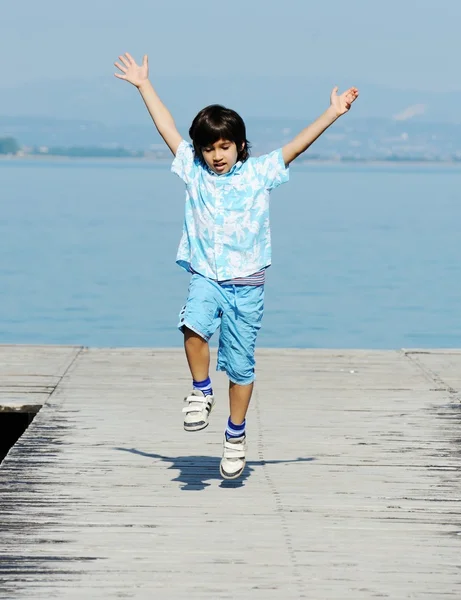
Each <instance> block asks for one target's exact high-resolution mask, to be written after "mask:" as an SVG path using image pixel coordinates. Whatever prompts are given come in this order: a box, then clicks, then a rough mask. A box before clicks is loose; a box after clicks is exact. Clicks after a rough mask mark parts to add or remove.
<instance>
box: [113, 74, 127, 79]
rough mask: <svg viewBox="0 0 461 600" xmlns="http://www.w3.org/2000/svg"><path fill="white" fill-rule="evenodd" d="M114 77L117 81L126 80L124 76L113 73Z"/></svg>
mask: <svg viewBox="0 0 461 600" xmlns="http://www.w3.org/2000/svg"><path fill="white" fill-rule="evenodd" d="M114 76H115V77H118V79H125V80H126V76H125V75H120V74H119V73H114Z"/></svg>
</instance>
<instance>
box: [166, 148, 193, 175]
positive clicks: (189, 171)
mask: <svg viewBox="0 0 461 600" xmlns="http://www.w3.org/2000/svg"><path fill="white" fill-rule="evenodd" d="M194 168H195V156H194V148H193V146H192V144H189V143H188V142H186V140H181V142H180V144H179V146H178V149H177V150H176V156H175V157H174V159H173V162H172V164H171V171H172V173H176V175H178V177H180V178H181V179H182V180H183V181H184V183H189V182H190V180H191V179H192V176H193V173H194Z"/></svg>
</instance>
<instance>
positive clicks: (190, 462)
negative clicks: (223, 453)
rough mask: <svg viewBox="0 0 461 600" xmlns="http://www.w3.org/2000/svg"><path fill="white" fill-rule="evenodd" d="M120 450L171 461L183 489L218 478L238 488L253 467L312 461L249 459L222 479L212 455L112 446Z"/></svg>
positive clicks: (201, 486)
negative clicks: (168, 453) (234, 476)
mask: <svg viewBox="0 0 461 600" xmlns="http://www.w3.org/2000/svg"><path fill="white" fill-rule="evenodd" d="M114 449H115V450H120V451H122V452H130V453H131V454H137V455H138V456H144V457H146V458H153V459H156V460H161V461H163V462H166V463H171V465H170V466H169V467H168V469H173V470H177V471H179V475H178V476H177V477H175V478H173V479H172V481H179V482H180V483H181V484H183V485H182V487H181V489H182V490H184V491H200V490H203V489H205V488H206V487H208V486H209V485H211V483H208V482H209V481H213V480H218V481H220V482H221V484H220V486H219V487H221V488H239V487H242V486H243V485H244V484H245V481H246V480H247V479H248V477H250V475H251V474H252V472H253V471H254V470H255V468H258V467H264V466H265V465H279V464H280V465H286V464H289V463H301V462H312V461H313V460H315V458H313V457H308V458H295V459H293V460H249V461H247V463H246V466H245V470H244V471H243V474H242V475H241V477H239V478H238V479H236V480H224V479H222V477H221V475H220V473H219V463H220V462H221V459H220V458H218V457H214V456H163V455H162V454H153V453H149V452H142V451H141V450H137V449H136V448H114Z"/></svg>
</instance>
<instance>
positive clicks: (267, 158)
mask: <svg viewBox="0 0 461 600" xmlns="http://www.w3.org/2000/svg"><path fill="white" fill-rule="evenodd" d="M255 167H256V171H257V173H258V175H259V176H260V177H261V183H262V184H263V185H264V187H265V188H266V189H268V190H273V189H274V188H276V187H278V186H279V185H281V184H282V183H286V182H287V181H288V180H289V178H290V170H289V168H288V167H287V166H286V165H285V161H284V160H283V154H282V149H281V148H280V149H279V150H274V151H273V152H271V153H270V154H265V155H264V156H259V157H258V158H257V159H256V165H255Z"/></svg>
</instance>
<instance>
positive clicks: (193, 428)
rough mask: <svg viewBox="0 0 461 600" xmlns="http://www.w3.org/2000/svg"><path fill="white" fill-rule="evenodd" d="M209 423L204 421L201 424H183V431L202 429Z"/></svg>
mask: <svg viewBox="0 0 461 600" xmlns="http://www.w3.org/2000/svg"><path fill="white" fill-rule="evenodd" d="M208 425H209V423H204V424H203V425H184V431H202V429H206V428H207V427H208Z"/></svg>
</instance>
